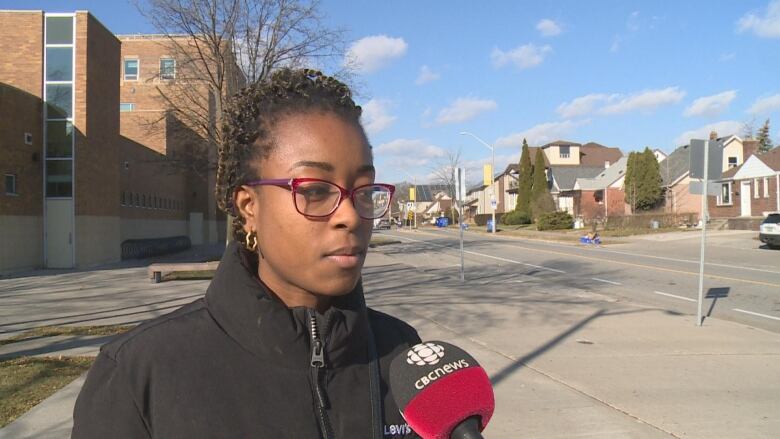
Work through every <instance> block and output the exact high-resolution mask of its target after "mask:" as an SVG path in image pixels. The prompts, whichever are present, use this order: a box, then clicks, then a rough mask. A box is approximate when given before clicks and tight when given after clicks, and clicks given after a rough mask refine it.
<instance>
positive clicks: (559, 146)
mask: <svg viewBox="0 0 780 439" xmlns="http://www.w3.org/2000/svg"><path fill="white" fill-rule="evenodd" d="M563 148H567V149H568V152H567V153H565V154H564V152H563ZM558 157H559V158H562V159H567V158H569V157H571V146H569V145H558Z"/></svg>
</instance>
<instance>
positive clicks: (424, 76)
mask: <svg viewBox="0 0 780 439" xmlns="http://www.w3.org/2000/svg"><path fill="white" fill-rule="evenodd" d="M439 78H441V75H439V74H438V73H436V72H434V71H433V70H431V68H430V67H428V66H422V67H420V74H419V75H418V76H417V80H416V81H414V83H415V84H417V85H423V84H426V83H428V82H431V81H436V80H437V79H439Z"/></svg>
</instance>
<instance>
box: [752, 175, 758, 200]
mask: <svg viewBox="0 0 780 439" xmlns="http://www.w3.org/2000/svg"><path fill="white" fill-rule="evenodd" d="M758 181H759V180H758V179H757V178H754V179H753V198H758V192H759V188H758V186H759V184H758Z"/></svg>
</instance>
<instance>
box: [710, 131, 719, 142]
mask: <svg viewBox="0 0 780 439" xmlns="http://www.w3.org/2000/svg"><path fill="white" fill-rule="evenodd" d="M710 140H718V133H717V132H716V131H710Z"/></svg>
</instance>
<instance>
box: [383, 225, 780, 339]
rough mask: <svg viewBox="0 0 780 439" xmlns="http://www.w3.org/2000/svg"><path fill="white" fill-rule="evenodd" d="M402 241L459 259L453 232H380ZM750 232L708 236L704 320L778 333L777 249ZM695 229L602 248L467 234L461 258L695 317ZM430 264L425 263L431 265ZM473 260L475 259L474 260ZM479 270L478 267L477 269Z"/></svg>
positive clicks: (418, 250)
mask: <svg viewBox="0 0 780 439" xmlns="http://www.w3.org/2000/svg"><path fill="white" fill-rule="evenodd" d="M382 234H384V235H388V236H393V237H397V238H398V239H399V240H401V241H402V242H403V243H404V244H403V245H401V246H400V247H399V249H398V250H397V251H398V252H406V253H408V255H407V256H405V257H406V259H408V260H409V261H410V262H411V263H414V260H419V261H421V262H422V260H423V259H428V260H429V261H430V259H431V258H434V259H435V260H436V262H435V264H437V265H438V266H439V267H440V268H444V267H455V266H459V264H460V252H459V240H458V233H457V230H452V229H445V230H441V229H422V230H418V231H386V232H382ZM753 235H754V233H750V232H716V233H714V234H712V235H710V237H709V238H708V240H707V249H706V253H705V254H706V261H707V262H706V264H705V282H704V292H705V299H704V302H703V307H702V308H703V309H702V313H703V315H704V316H705V323H704V324H706V319H707V318H718V319H725V320H730V321H734V322H738V323H744V324H748V325H750V326H754V327H758V328H762V329H766V330H770V331H773V332H780V252H778V251H773V250H767V249H763V248H760V243H759V242H758V241H756V240H754V239H752V238H753ZM699 236H700V235H699V234H697V233H675V234H670V235H664V237H663V238H656V237H653V236H648V237H645V238H640V239H634V240H633V242H629V243H624V244H615V245H608V246H603V247H594V246H584V245H573V244H568V243H555V242H547V241H536V240H527V239H518V238H512V237H500V236H496V237H492V236H490V235H487V234H482V233H474V232H467V233H466V234H465V237H464V253H465V254H464V259H465V265H466V267H467V268H469V267H470V268H471V269H472V270H470V274H471V275H472V276H474V275H476V276H481V275H482V274H480V273H479V270H477V271H475V270H473V268H474V267H475V266H481V267H490V268H488V269H487V271H485V273H490V275H491V276H494V277H495V279H496V281H502V282H505V281H507V279H506V276H507V275H511V274H512V273H515V274H517V276H516V278H515V279H510V280H509V282H513V283H517V284H520V283H522V282H524V280H523V278H524V277H527V276H533V277H536V278H539V277H543V279H544V281H545V284H546V285H549V287H550V288H554V289H556V290H558V289H562V288H563V289H566V288H570V289H571V290H572V291H573V292H579V291H590V292H595V293H598V294H608V295H611V296H613V297H616V298H619V299H620V300H627V301H632V302H636V303H640V304H646V305H650V306H658V307H663V308H665V309H669V310H672V311H675V312H679V313H683V314H690V315H694V316H695V315H696V313H697V298H698V281H699V245H700V240H699ZM430 264H431V262H425V265H430ZM475 264H476V265H475ZM483 271H484V270H483Z"/></svg>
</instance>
